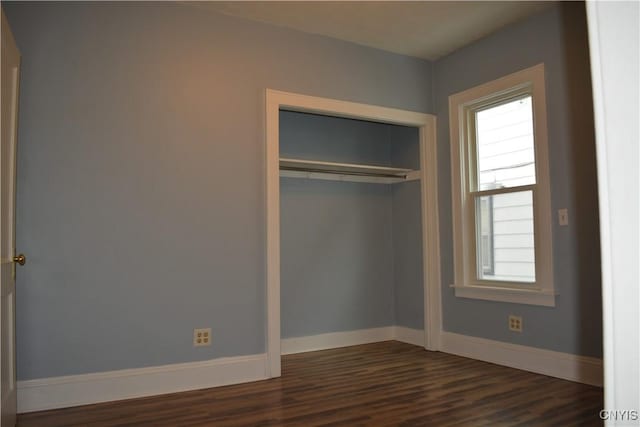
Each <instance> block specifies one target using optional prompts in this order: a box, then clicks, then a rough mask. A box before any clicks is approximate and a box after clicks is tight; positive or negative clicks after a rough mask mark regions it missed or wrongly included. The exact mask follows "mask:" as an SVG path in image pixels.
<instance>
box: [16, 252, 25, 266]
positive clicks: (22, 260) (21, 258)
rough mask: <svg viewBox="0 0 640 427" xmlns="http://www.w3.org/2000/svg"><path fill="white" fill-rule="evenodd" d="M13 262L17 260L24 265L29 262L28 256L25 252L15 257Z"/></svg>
mask: <svg viewBox="0 0 640 427" xmlns="http://www.w3.org/2000/svg"><path fill="white" fill-rule="evenodd" d="M13 262H17V263H18V264H20V265H24V264H25V263H26V262H27V257H26V256H24V254H20V255H18V256H14V257H13Z"/></svg>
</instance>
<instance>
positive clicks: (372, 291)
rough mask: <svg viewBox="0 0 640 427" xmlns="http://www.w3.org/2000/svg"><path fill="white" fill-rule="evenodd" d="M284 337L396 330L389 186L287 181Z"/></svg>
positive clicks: (283, 194) (284, 188)
mask: <svg viewBox="0 0 640 427" xmlns="http://www.w3.org/2000/svg"><path fill="white" fill-rule="evenodd" d="M280 190H281V192H280V197H281V201H280V206H281V210H280V223H281V231H280V236H281V263H280V265H281V279H280V286H281V309H280V311H281V316H282V319H281V330H282V337H283V338H289V337H298V336H305V335H315V334H319V333H325V332H338V331H351V330H357V329H367V328H375V327H381V326H391V325H393V324H394V304H393V295H394V289H393V288H394V276H393V262H394V257H393V238H392V204H391V188H390V187H389V186H387V185H380V184H362V183H351V182H335V181H316V180H307V179H295V178H281V180H280Z"/></svg>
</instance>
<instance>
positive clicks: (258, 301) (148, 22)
mask: <svg viewBox="0 0 640 427" xmlns="http://www.w3.org/2000/svg"><path fill="white" fill-rule="evenodd" d="M2 6H3V8H4V9H5V12H6V14H7V17H8V19H9V22H10V24H11V27H12V29H13V32H14V34H15V36H16V39H17V44H18V46H19V48H20V50H21V53H22V81H21V105H20V128H19V147H18V182H17V185H18V200H17V245H18V248H19V249H20V251H24V252H25V253H26V254H27V255H28V256H29V264H28V266H26V268H23V269H21V270H20V271H19V272H18V284H17V286H18V295H17V298H18V299H17V329H18V331H17V334H18V342H17V346H18V347H17V351H18V361H19V364H18V378H19V379H21V380H26V379H33V378H43V377H54V376H60V375H69V374H80V373H88V372H99V371H108V370H114V369H122V368H137V367H143V366H153V365H162V364H167V363H177V362H189V361H196V360H206V359H212V358H216V357H221V356H234V355H245V354H256V353H263V352H264V351H265V194H264V175H265V170H264V89H265V88H267V87H270V88H274V89H281V90H285V91H290V92H299V93H306V94H310V95H316V96H322V97H329V98H338V99H346V100H350V101H355V102H364V103H370V104H377V105H383V106H388V107H396V108H403V109H408V110H415V111H419V112H426V113H431V112H433V108H432V102H431V99H432V97H431V95H432V93H431V64H430V63H429V62H427V61H422V60H418V59H413V58H408V57H404V56H400V55H394V54H390V53H386V52H382V51H379V50H375V49H369V48H364V47H361V46H357V45H355V44H351V43H346V42H341V41H338V40H334V39H330V38H326V37H321V36H314V35H308V34H303V33H299V32H296V31H292V30H286V29H281V28H276V27H273V26H269V25H265V24H259V23H255V22H250V21H246V20H242V19H237V18H232V17H227V16H223V15H217V14H213V13H210V12H208V11H206V10H203V9H199V8H197V7H193V6H190V5H182V4H175V3H174V4H172V3H106V2H105V3H75V2H70V3H64V2H55V3H11V2H3V3H2ZM194 327H211V328H212V331H213V346H211V347H204V348H202V347H200V348H194V347H193V346H192V329H193V328H194ZM89 338H90V339H89Z"/></svg>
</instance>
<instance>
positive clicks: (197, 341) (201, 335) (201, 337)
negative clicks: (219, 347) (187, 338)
mask: <svg viewBox="0 0 640 427" xmlns="http://www.w3.org/2000/svg"><path fill="white" fill-rule="evenodd" d="M206 345H211V328H199V329H194V330H193V346H194V347H204V346H206Z"/></svg>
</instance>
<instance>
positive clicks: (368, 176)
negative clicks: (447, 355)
mask: <svg viewBox="0 0 640 427" xmlns="http://www.w3.org/2000/svg"><path fill="white" fill-rule="evenodd" d="M266 101H267V102H266V106H267V111H266V118H267V120H266V125H267V126H266V131H267V136H266V143H267V144H266V145H267V180H266V181H267V355H268V364H269V366H268V369H267V370H268V374H269V376H270V377H277V376H280V372H281V366H280V365H281V363H280V357H281V355H282V354H291V353H299V352H304V351H313V350H320V349H326V348H335V347H343V346H348V345H357V344H363V343H368V342H376V341H386V340H391V339H396V340H399V341H405V342H409V343H411V344H414V345H420V346H423V347H425V348H426V349H428V350H437V349H438V347H439V343H438V338H439V335H440V329H441V314H440V277H439V276H440V273H439V254H438V252H439V247H438V246H439V245H438V226H437V205H436V200H437V188H436V184H437V181H436V177H437V174H436V169H435V167H436V161H435V154H436V150H435V118H434V117H433V116H431V115H427V114H421V113H414V112H409V111H403V110H396V109H389V108H384V107H377V106H371V105H365V104H357V103H350V102H344V101H337V100H329V99H325V98H316V97H309V96H304V95H297V94H290V93H284V92H278V91H272V90H267V93H266Z"/></svg>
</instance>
